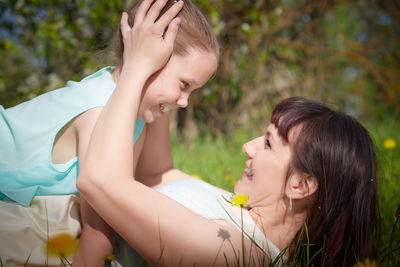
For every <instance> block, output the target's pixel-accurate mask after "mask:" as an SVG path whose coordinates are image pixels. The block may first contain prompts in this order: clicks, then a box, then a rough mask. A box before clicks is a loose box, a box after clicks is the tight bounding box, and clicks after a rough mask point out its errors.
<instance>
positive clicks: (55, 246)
mask: <svg viewBox="0 0 400 267" xmlns="http://www.w3.org/2000/svg"><path fill="white" fill-rule="evenodd" d="M78 247H79V244H78V240H77V239H76V238H74V237H72V236H71V235H70V234H60V235H56V236H54V237H52V238H50V239H49V240H48V241H47V243H46V251H47V253H48V254H49V255H51V256H57V257H67V256H69V255H71V254H73V253H75V252H76V251H77V250H78Z"/></svg>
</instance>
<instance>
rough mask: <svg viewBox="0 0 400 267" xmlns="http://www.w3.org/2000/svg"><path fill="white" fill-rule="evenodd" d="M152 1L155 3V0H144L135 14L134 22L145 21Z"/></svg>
mask: <svg viewBox="0 0 400 267" xmlns="http://www.w3.org/2000/svg"><path fill="white" fill-rule="evenodd" d="M151 3H153V0H143V1H142V3H141V4H140V5H139V8H138V10H137V11H136V14H135V19H134V24H139V23H141V22H142V21H143V19H144V17H145V16H146V14H147V11H148V10H149V8H150V6H151Z"/></svg>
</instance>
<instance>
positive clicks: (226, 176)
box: [225, 173, 232, 181]
mask: <svg viewBox="0 0 400 267" xmlns="http://www.w3.org/2000/svg"><path fill="white" fill-rule="evenodd" d="M225 180H227V181H231V180H232V174H230V173H227V174H225Z"/></svg>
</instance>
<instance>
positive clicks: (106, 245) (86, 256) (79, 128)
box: [73, 108, 114, 267]
mask: <svg viewBox="0 0 400 267" xmlns="http://www.w3.org/2000/svg"><path fill="white" fill-rule="evenodd" d="M100 112H101V108H95V109H91V110H88V111H86V112H85V113H83V114H82V115H80V116H79V117H78V118H77V119H76V120H75V122H74V128H75V129H76V132H77V135H78V140H79V142H78V156H79V167H81V166H82V165H81V162H82V161H83V159H84V158H85V153H86V151H87V147H88V144H89V140H90V135H91V133H92V131H93V128H94V125H95V123H96V120H97V118H98V116H99V114H100ZM80 211H81V221H82V233H81V236H80V239H79V245H80V246H79V251H78V252H77V253H76V254H75V257H74V260H73V266H88V267H90V266H103V265H104V256H106V255H112V253H113V233H114V232H113V230H112V229H111V227H110V226H108V224H107V223H106V222H104V220H103V219H102V218H101V217H100V216H99V215H97V213H96V212H95V211H94V210H93V208H92V207H91V206H90V205H89V204H88V203H87V202H86V200H85V199H84V198H83V197H81V198H80Z"/></svg>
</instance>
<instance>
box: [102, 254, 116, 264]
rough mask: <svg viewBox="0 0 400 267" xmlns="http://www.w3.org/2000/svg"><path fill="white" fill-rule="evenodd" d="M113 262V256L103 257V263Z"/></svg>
mask: <svg viewBox="0 0 400 267" xmlns="http://www.w3.org/2000/svg"><path fill="white" fill-rule="evenodd" d="M113 260H114V255H105V256H104V261H105V262H112V261H113Z"/></svg>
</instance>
